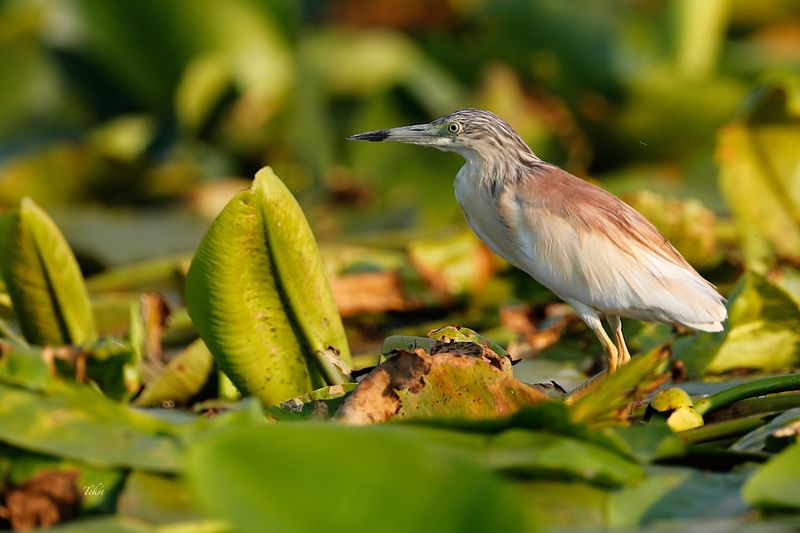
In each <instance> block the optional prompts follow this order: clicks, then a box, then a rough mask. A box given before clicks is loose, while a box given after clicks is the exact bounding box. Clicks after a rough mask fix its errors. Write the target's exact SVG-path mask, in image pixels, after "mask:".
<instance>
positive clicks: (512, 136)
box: [348, 109, 538, 163]
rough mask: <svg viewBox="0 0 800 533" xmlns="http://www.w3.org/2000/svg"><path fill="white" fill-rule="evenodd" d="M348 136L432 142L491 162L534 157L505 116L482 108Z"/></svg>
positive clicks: (421, 142)
mask: <svg viewBox="0 0 800 533" xmlns="http://www.w3.org/2000/svg"><path fill="white" fill-rule="evenodd" d="M348 139H351V140H355V141H374V142H379V141H393V142H400V143H405V144H419V145H423V146H432V147H434V148H438V149H439V150H445V151H450V152H458V153H459V154H461V155H462V156H463V157H464V158H465V159H466V160H467V161H474V162H483V163H493V162H494V160H496V159H498V158H501V159H504V160H506V161H510V160H517V159H524V160H527V159H531V158H533V159H536V160H538V158H536V156H535V155H533V152H532V151H531V149H530V148H529V147H528V145H527V144H525V141H523V140H522V138H521V137H520V136H519V135H518V134H517V132H515V131H514V130H513V129H512V128H511V126H509V125H508V123H507V122H506V121H505V120H503V119H501V118H500V117H498V116H497V115H495V114H494V113H490V112H489V111H484V110H483V109H461V110H459V111H455V112H453V113H450V114H449V115H445V116H443V117H441V118H437V119H436V120H434V121H433V122H428V123H427V124H416V125H413V126H403V127H400V128H392V129H388V130H376V131H368V132H366V133H359V134H357V135H352V136H351V137H348Z"/></svg>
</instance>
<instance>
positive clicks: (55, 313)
mask: <svg viewBox="0 0 800 533" xmlns="http://www.w3.org/2000/svg"><path fill="white" fill-rule="evenodd" d="M0 271H2V275H3V279H4V280H5V282H6V286H7V289H8V293H9V295H10V296H11V300H12V301H13V303H14V311H15V312H16V315H17V319H18V320H19V323H20V326H21V327H22V331H23V333H24V335H25V338H26V339H27V340H28V341H29V342H31V343H32V344H40V345H45V344H51V345H62V344H79V343H82V342H84V341H88V340H90V339H92V338H94V337H96V332H95V325H94V317H93V315H92V308H91V304H90V301H89V295H88V293H87V291H86V285H85V284H84V281H83V276H82V275H81V271H80V268H79V267H78V263H77V261H76V260H75V256H74V255H73V254H72V250H71V249H70V247H69V245H68V244H67V241H66V240H65V239H64V236H63V235H62V234H61V232H60V231H59V229H58V227H56V225H55V224H54V223H53V221H52V220H51V219H50V217H48V216H47V213H45V212H44V211H43V210H42V209H40V208H39V207H38V206H37V205H36V204H35V203H34V202H33V200H30V199H28V198H25V199H23V200H22V202H21V203H20V206H19V207H18V208H15V209H13V210H12V211H10V212H9V213H7V214H5V215H4V216H3V217H2V220H0Z"/></svg>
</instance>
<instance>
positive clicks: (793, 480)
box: [742, 443, 800, 509]
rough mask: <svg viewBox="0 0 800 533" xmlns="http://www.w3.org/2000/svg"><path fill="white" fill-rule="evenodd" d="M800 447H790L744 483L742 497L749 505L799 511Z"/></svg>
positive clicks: (798, 445)
mask: <svg viewBox="0 0 800 533" xmlns="http://www.w3.org/2000/svg"><path fill="white" fill-rule="evenodd" d="M798 479H800V443H797V444H793V445H792V446H790V447H789V448H787V449H786V450H784V451H783V452H781V453H780V454H778V455H776V456H775V457H773V458H772V460H770V461H769V462H768V463H767V464H765V465H764V466H762V467H761V469H760V470H758V472H756V473H755V474H754V475H753V477H751V478H750V479H749V480H747V483H745V485H744V488H743V489H742V496H743V497H744V499H745V500H747V501H748V502H749V503H751V504H752V505H757V506H759V507H777V508H792V509H800V491H798V490H797V487H798Z"/></svg>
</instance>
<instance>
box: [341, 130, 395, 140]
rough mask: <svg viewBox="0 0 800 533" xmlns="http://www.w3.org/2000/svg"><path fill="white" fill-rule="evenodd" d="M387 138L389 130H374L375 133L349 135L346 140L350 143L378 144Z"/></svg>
mask: <svg viewBox="0 0 800 533" xmlns="http://www.w3.org/2000/svg"><path fill="white" fill-rule="evenodd" d="M388 136H389V130H376V131H367V132H365V133H357V134H355V135H351V136H350V137H348V138H347V139H348V140H350V141H372V142H380V141H383V140H386V138H387V137H388Z"/></svg>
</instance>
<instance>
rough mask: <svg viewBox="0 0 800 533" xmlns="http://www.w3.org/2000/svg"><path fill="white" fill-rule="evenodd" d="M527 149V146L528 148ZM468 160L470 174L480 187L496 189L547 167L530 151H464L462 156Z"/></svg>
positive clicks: (496, 149)
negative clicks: (541, 167)
mask: <svg viewBox="0 0 800 533" xmlns="http://www.w3.org/2000/svg"><path fill="white" fill-rule="evenodd" d="M526 148H527V146H526ZM461 155H462V156H463V157H464V159H466V160H467V165H466V166H467V167H468V170H469V173H470V174H471V175H473V176H476V177H478V181H479V185H481V186H484V187H489V188H491V189H493V190H494V189H496V188H497V186H498V185H499V186H502V185H506V184H510V183H513V182H515V181H516V180H518V179H520V178H521V177H523V176H528V175H530V174H531V170H535V169H536V168H538V167H540V166H542V165H545V163H544V161H542V160H541V159H539V158H538V157H537V156H536V154H534V153H533V152H532V151H531V150H530V149H527V150H526V151H522V150H519V149H516V148H515V149H509V150H506V149H503V148H502V147H500V148H499V149H498V147H494V149H493V150H492V151H491V153H489V154H487V153H481V152H480V151H477V150H469V151H464V152H463V153H462V154H461Z"/></svg>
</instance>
